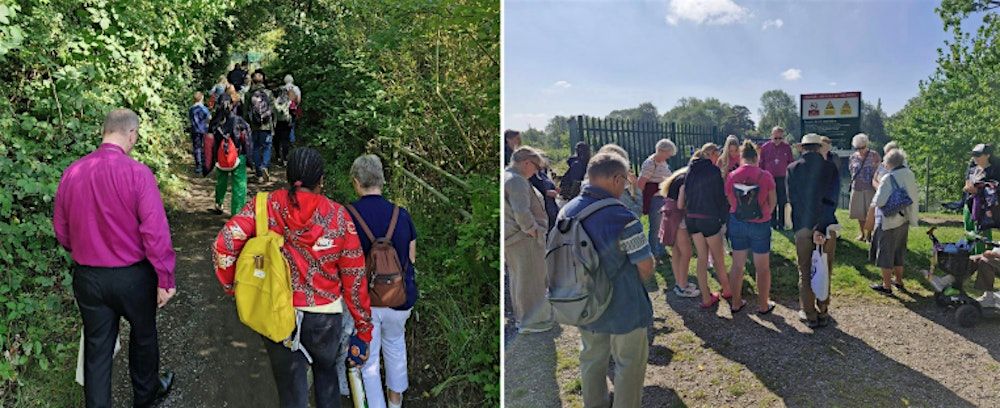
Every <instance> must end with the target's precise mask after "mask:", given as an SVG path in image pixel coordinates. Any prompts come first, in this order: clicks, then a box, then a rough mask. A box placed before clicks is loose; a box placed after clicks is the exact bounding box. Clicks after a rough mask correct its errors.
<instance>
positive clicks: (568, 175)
mask: <svg viewBox="0 0 1000 408" xmlns="http://www.w3.org/2000/svg"><path fill="white" fill-rule="evenodd" d="M573 151H574V152H575V154H574V155H572V156H570V157H569V158H568V159H566V164H567V165H568V167H567V168H566V172H565V173H563V176H562V179H560V180H559V190H560V194H561V195H562V197H563V198H564V199H566V200H567V201H568V200H572V199H573V197H576V196H577V195H579V194H580V189H581V188H582V184H583V179H584V178H585V177H586V176H587V163H590V145H588V144H587V143H586V142H576V146H575V147H574V150H573Z"/></svg>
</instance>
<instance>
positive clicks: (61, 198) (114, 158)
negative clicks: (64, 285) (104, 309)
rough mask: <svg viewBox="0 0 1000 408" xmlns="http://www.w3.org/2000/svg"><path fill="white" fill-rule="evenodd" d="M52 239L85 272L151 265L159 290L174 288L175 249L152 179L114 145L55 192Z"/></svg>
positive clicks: (77, 166)
mask: <svg viewBox="0 0 1000 408" xmlns="http://www.w3.org/2000/svg"><path fill="white" fill-rule="evenodd" d="M52 227H53V228H54V229H55V233H56V239H58V240H59V244H60V245H62V246H63V247H64V248H66V250H67V251H69V252H70V253H71V255H72V256H73V260H74V261H75V262H76V263H78V264H80V265H84V266H91V267H101V268H120V267H125V266H130V265H133V264H136V263H139V262H141V261H143V260H149V262H150V263H151V264H152V265H153V268H154V269H155V270H156V275H157V282H158V287H160V288H163V289H170V288H173V287H174V264H175V261H176V259H175V257H176V255H175V254H174V247H173V245H172V244H171V242H170V227H169V226H168V225H167V214H166V212H165V211H164V209H163V200H162V199H161V198H160V190H159V189H158V188H157V186H156V177H154V176H153V172H152V171H151V170H150V169H149V167H146V166H145V165H144V164H142V163H139V162H137V161H135V160H133V159H132V158H131V157H129V156H128V155H127V154H125V151H124V150H123V149H122V148H121V147H119V146H116V145H113V144H107V143H105V144H102V145H101V147H99V148H98V149H97V150H96V151H94V152H93V153H90V154H88V155H86V156H84V157H83V158H81V159H80V160H77V161H76V162H74V163H73V164H71V165H70V166H69V167H68V168H66V171H64V172H63V175H62V180H60V181H59V188H58V190H56V201H55V215H54V216H53V219H52Z"/></svg>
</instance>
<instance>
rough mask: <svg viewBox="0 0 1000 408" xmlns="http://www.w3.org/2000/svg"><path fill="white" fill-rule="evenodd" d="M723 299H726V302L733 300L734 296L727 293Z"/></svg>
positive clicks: (723, 293)
mask: <svg viewBox="0 0 1000 408" xmlns="http://www.w3.org/2000/svg"><path fill="white" fill-rule="evenodd" d="M722 298H723V299H726V300H729V299H732V298H733V294H732V293H730V294H728V295H727V294H726V293H725V292H722Z"/></svg>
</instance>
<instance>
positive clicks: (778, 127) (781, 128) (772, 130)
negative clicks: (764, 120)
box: [771, 126, 785, 134]
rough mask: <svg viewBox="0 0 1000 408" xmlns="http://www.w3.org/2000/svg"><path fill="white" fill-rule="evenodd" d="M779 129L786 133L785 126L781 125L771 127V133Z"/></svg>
mask: <svg viewBox="0 0 1000 408" xmlns="http://www.w3.org/2000/svg"><path fill="white" fill-rule="evenodd" d="M779 130H780V131H781V133H785V128H783V127H781V126H775V127H773V128H771V134H774V132H776V131H779Z"/></svg>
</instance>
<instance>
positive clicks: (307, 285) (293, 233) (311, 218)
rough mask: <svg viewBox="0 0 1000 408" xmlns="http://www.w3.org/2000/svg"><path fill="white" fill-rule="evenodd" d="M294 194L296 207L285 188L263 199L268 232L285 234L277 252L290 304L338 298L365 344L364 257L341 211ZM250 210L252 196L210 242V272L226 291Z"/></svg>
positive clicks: (249, 232)
mask: <svg viewBox="0 0 1000 408" xmlns="http://www.w3.org/2000/svg"><path fill="white" fill-rule="evenodd" d="M295 198H296V199H297V200H298V203H299V206H298V208H295V207H292V206H291V205H290V204H289V202H288V191H287V190H277V191H274V192H272V193H271V195H270V197H269V198H268V202H267V203H268V209H267V214H268V225H269V226H270V229H271V231H274V232H277V233H279V234H282V235H283V236H284V237H285V245H284V246H282V248H281V253H282V254H284V255H285V258H286V259H288V263H289V265H290V266H291V268H292V271H291V272H292V290H293V291H294V294H293V297H292V303H293V304H294V305H295V306H296V307H303V306H322V305H325V304H328V303H330V302H333V301H335V300H337V299H339V298H340V297H341V296H343V297H344V302H343V303H344V305H346V306H347V309H348V310H349V311H350V313H351V316H352V317H354V322H355V323H354V325H355V328H356V329H357V335H358V337H359V338H361V339H362V340H364V341H365V342H370V341H371V335H372V334H371V331H372V323H371V306H370V304H369V300H368V279H367V277H366V276H365V258H364V253H363V252H362V250H361V241H359V240H358V233H357V231H355V229H354V223H353V222H351V218H350V216H349V215H348V213H347V209H345V208H344V207H343V206H341V205H340V204H337V203H335V202H333V201H331V200H330V199H328V198H326V197H324V196H322V195H319V194H313V193H307V192H301V191H300V192H298V193H296V195H295ZM255 211H256V200H250V202H249V203H247V205H246V207H243V210H242V211H240V213H239V214H237V215H236V216H234V217H233V218H232V219H230V220H229V222H227V223H226V225H225V226H224V227H223V228H222V231H220V232H219V236H218V237H217V238H216V240H215V250H214V253H213V255H214V259H215V275H216V277H218V278H219V282H220V283H222V286H223V287H224V288H225V290H226V293H228V294H230V295H231V294H233V278H234V276H235V274H236V258H238V257H239V254H240V250H241V249H243V245H244V244H246V242H247V240H249V239H250V238H252V237H253V236H254V235H255V231H254V228H255V224H254V213H255ZM345 288H346V290H345Z"/></svg>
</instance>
